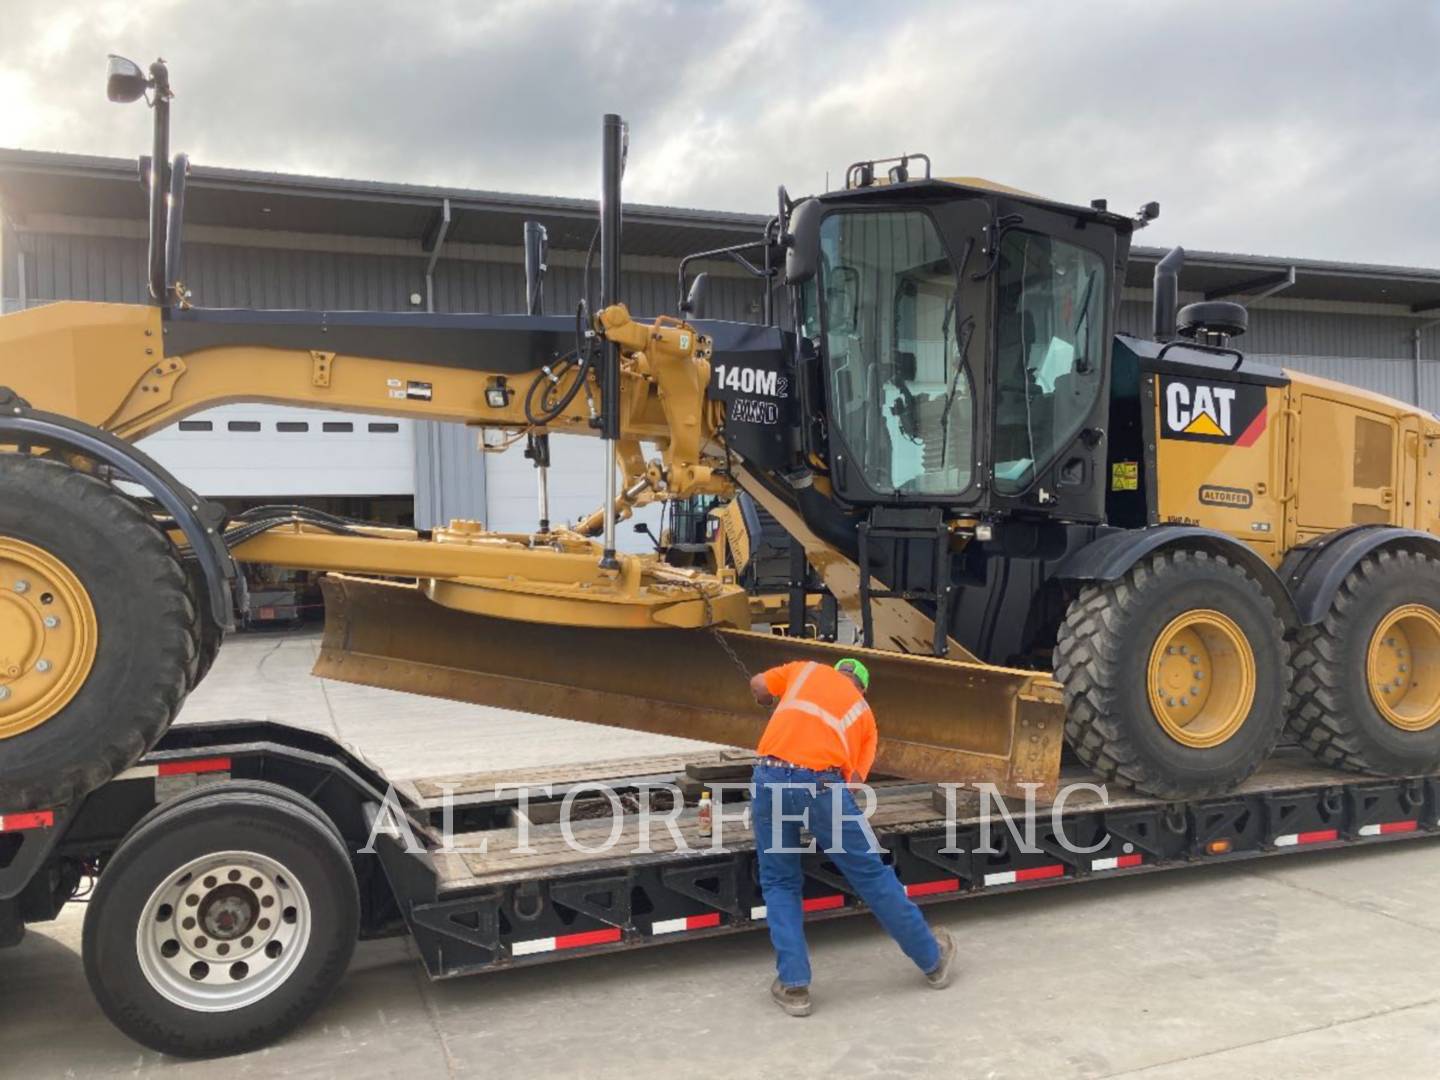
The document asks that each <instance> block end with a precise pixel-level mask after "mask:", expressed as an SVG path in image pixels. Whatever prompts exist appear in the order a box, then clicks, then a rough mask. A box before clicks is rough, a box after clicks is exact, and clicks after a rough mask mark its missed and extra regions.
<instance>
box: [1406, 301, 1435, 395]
mask: <svg viewBox="0 0 1440 1080" xmlns="http://www.w3.org/2000/svg"><path fill="white" fill-rule="evenodd" d="M1432 326H1440V319H1431V320H1429V321H1428V322H1423V323H1419V324H1418V325H1417V326H1416V327H1415V329H1414V330H1412V331H1411V334H1410V347H1411V351H1410V363H1411V365H1412V370H1411V377H1412V378H1413V380H1414V383H1415V400H1414V402H1413V404H1414V405H1415V407H1416V408H1417V409H1418V408H1419V407H1420V338H1421V335H1422V334H1424V333H1425V331H1426V330H1429V329H1430V328H1431V327H1432Z"/></svg>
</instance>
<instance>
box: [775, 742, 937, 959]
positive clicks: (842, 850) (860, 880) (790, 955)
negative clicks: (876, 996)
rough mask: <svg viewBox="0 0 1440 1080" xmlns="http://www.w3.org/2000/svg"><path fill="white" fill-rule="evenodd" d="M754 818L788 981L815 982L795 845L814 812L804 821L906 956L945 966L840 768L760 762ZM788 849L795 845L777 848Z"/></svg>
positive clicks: (777, 951)
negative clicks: (874, 846) (875, 846)
mask: <svg viewBox="0 0 1440 1080" xmlns="http://www.w3.org/2000/svg"><path fill="white" fill-rule="evenodd" d="M837 799H838V800H839V801H840V808H841V810H842V811H843V813H844V814H845V819H844V820H843V821H842V822H841V826H840V832H839V835H838V836H837V835H836V834H835V830H834V822H835V813H836V805H835V801H836V800H837ZM777 810H778V811H780V812H781V813H783V814H784V815H785V819H784V820H781V819H779V818H778V817H777V814H776V811H777ZM750 815H751V818H750V819H751V825H752V827H753V828H754V830H755V850H756V853H757V857H758V858H759V861H760V891H761V892H762V893H764V896H765V919H766V922H767V923H768V924H769V927H770V943H771V944H772V945H773V946H774V947H775V958H776V963H775V966H776V969H777V970H778V972H779V975H780V981H781V982H782V983H783V984H784V985H786V986H809V985H810V955H809V952H808V950H807V949H806V948H805V921H804V911H803V909H802V907H801V894H802V890H803V887H804V884H805V875H804V873H803V872H802V870H801V859H802V858H803V855H801V854H800V852H799V851H798V850H797V849H799V847H800V828H801V824H802V822H801V821H800V820H799V819H800V817H801V815H806V816H807V817H808V822H806V824H808V826H809V829H810V833H811V835H813V836H814V837H815V840H816V843H817V846H818V849H819V850H820V851H822V852H825V853H826V854H827V855H828V856H829V858H830V859H831V860H832V861H834V863H835V865H836V866H838V867H839V868H840V872H841V873H843V874H844V875H845V879H846V880H847V881H848V882H850V885H851V887H852V888H853V889H854V890H855V892H856V893H857V894H858V895H859V897H860V899H861V900H863V901H865V903H866V904H868V905H869V907H870V910H871V911H873V912H874V913H875V917H876V918H877V919H879V920H880V925H881V926H883V927H885V929H886V930H887V931H889V933H890V936H891V937H892V938H894V939H895V942H896V944H898V945H899V946H900V948H901V949H903V950H904V952H905V955H906V956H908V957H909V958H910V959H911V960H913V961H914V962H915V966H916V967H918V968H919V969H920V970H921V971H924V972H930V971H934V970H935V968H936V967H937V966H938V965H939V963H940V946H939V944H938V943H937V942H936V941H935V935H934V934H932V933H931V932H930V927H929V926H927V925H926V924H925V916H924V915H922V914H921V913H920V909H919V908H918V907H916V906H915V904H914V903H913V902H912V901H911V900H910V898H909V897H908V896H906V895H905V887H904V886H903V885H901V884H900V879H899V878H898V877H896V876H895V871H894V870H892V869H891V868H890V867H888V866H886V865H885V862H884V860H883V859H882V858H881V857H880V854H879V852H876V851H871V849H870V836H869V834H868V831H867V829H865V828H863V827H862V826H861V824H860V820H859V818H860V809H859V807H858V806H856V805H855V798H854V796H852V795H851V794H850V792H849V791H847V790H846V789H845V786H844V784H843V782H842V781H841V776H840V773H839V771H838V770H833V769H832V770H829V771H827V772H816V771H815V770H813V769H801V768H777V767H774V766H769V765H757V766H756V767H755V796H754V800H753V801H752V802H751V804H750ZM835 841H838V842H835ZM782 848H789V849H791V850H790V851H788V852H787V851H782V850H779V849H782ZM832 849H833V850H832Z"/></svg>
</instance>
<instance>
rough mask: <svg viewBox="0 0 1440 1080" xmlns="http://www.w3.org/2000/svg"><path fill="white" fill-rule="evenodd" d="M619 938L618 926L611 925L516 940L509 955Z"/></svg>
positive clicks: (608, 942) (529, 954) (539, 951)
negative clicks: (556, 935) (527, 939)
mask: <svg viewBox="0 0 1440 1080" xmlns="http://www.w3.org/2000/svg"><path fill="white" fill-rule="evenodd" d="M619 940H620V928H619V927H618V926H611V927H607V928H606V929H604V930H584V931H582V932H580V933H578V934H561V935H560V936H559V937H543V938H531V939H530V940H529V941H517V942H515V944H513V945H511V946H510V955H511V956H533V955H535V954H536V953H547V952H556V951H558V950H560V949H583V948H584V947H585V946H587V945H609V944H611V943H613V942H616V941H619Z"/></svg>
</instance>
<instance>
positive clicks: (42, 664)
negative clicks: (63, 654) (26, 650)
mask: <svg viewBox="0 0 1440 1080" xmlns="http://www.w3.org/2000/svg"><path fill="white" fill-rule="evenodd" d="M35 670H36V671H38V672H39V673H40V674H41V675H44V674H45V673H46V672H47V671H49V670H50V661H49V660H36V661H35Z"/></svg>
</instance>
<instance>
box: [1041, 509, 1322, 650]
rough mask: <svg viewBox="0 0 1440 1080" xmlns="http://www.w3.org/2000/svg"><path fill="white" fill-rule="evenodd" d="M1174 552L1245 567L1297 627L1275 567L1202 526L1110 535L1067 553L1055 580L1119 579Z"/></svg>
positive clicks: (1290, 599)
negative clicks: (1196, 553)
mask: <svg viewBox="0 0 1440 1080" xmlns="http://www.w3.org/2000/svg"><path fill="white" fill-rule="evenodd" d="M1169 548H1185V549H1188V550H1192V551H1208V552H1210V553H1211V554H1213V555H1223V556H1224V557H1225V558H1227V559H1229V560H1230V561H1231V562H1233V563H1236V564H1237V565H1239V566H1241V567H1243V568H1244V569H1245V571H1246V572H1247V573H1248V574H1249V575H1250V576H1251V577H1253V578H1254V579H1255V580H1256V581H1257V582H1259V584H1260V587H1261V588H1262V589H1264V590H1265V594H1266V595H1267V596H1269V597H1270V599H1271V600H1272V601H1273V602H1274V604H1275V607H1276V610H1277V611H1278V612H1279V614H1280V618H1281V619H1282V620H1283V621H1284V623H1285V625H1286V626H1287V627H1293V626H1295V625H1296V618H1297V614H1296V606H1295V600H1294V598H1293V597H1292V596H1291V595H1290V590H1289V588H1287V587H1286V585H1285V582H1284V581H1283V580H1282V579H1281V577H1280V576H1279V575H1277V574H1276V573H1275V571H1274V570H1272V569H1271V568H1270V564H1269V563H1267V562H1266V561H1265V560H1264V559H1262V558H1261V557H1260V556H1259V555H1258V554H1256V552H1255V551H1254V550H1253V549H1252V548H1250V547H1249V546H1248V545H1246V544H1244V543H1242V542H1240V541H1239V540H1236V539H1235V538H1234V537H1233V536H1229V535H1227V534H1225V533H1222V532H1217V531H1216V530H1214V529H1204V528H1201V527H1199V526H1198V525H1152V526H1150V527H1149V528H1145V529H1126V530H1122V531H1118V532H1111V533H1106V534H1104V535H1102V536H1099V537H1097V538H1096V539H1095V540H1094V541H1093V542H1092V543H1089V544H1086V545H1085V546H1084V547H1083V548H1080V549H1079V550H1078V551H1073V552H1071V553H1070V554H1069V555H1067V556H1066V557H1065V558H1064V559H1063V560H1062V561H1061V562H1060V564H1059V565H1058V566H1056V568H1055V570H1054V572H1053V573H1052V574H1051V580H1053V581H1057V582H1059V583H1061V584H1077V585H1078V584H1087V583H1091V582H1107V581H1116V580H1118V579H1119V578H1122V577H1124V576H1125V575H1126V574H1127V573H1129V572H1130V569H1131V567H1133V566H1134V565H1135V564H1136V563H1138V562H1139V561H1140V560H1141V559H1144V558H1145V557H1147V556H1149V555H1152V554H1154V553H1155V552H1157V551H1161V550H1165V549H1169Z"/></svg>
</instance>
